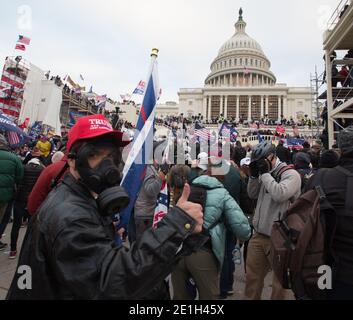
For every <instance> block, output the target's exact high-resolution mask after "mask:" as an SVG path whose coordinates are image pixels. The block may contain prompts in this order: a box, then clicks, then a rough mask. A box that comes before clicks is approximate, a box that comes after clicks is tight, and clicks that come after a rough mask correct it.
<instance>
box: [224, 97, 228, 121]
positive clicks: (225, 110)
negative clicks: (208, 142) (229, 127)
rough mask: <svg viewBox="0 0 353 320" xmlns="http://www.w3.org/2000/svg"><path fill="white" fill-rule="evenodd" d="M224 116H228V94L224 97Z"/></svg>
mask: <svg viewBox="0 0 353 320" xmlns="http://www.w3.org/2000/svg"><path fill="white" fill-rule="evenodd" d="M224 99H225V100H224V118H225V119H227V118H228V96H225V98H224Z"/></svg>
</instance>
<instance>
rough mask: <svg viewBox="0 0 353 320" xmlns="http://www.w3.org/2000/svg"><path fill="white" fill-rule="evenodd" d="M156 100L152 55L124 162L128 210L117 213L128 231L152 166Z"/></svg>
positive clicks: (155, 62)
mask: <svg viewBox="0 0 353 320" xmlns="http://www.w3.org/2000/svg"><path fill="white" fill-rule="evenodd" d="M158 96H159V80H158V66H157V56H156V55H152V63H151V68H150V71H149V75H148V81H147V82H146V91H145V94H144V98H143V102H142V106H141V109H140V114H139V118H138V121H137V125H136V131H135V136H134V140H133V142H132V143H131V146H130V148H131V150H130V152H129V154H128V157H127V160H126V161H125V167H124V171H123V179H122V182H121V185H122V187H123V188H124V189H125V190H126V192H127V193H128V194H129V197H130V204H129V206H128V207H127V208H126V209H124V210H123V211H122V212H120V214H119V216H120V218H121V225H122V226H123V227H124V228H125V229H127V226H128V224H129V220H130V215H131V213H132V210H133V208H134V206H135V202H136V199H137V196H138V194H139V192H140V189H141V187H142V184H143V182H144V179H145V176H146V170H147V165H148V164H152V163H153V162H152V161H151V156H152V154H153V134H154V122H155V113H156V105H157V98H158Z"/></svg>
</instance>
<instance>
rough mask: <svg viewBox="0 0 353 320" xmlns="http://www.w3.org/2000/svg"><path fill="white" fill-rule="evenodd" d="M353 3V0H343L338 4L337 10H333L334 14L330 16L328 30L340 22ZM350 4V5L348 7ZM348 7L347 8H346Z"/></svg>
mask: <svg viewBox="0 0 353 320" xmlns="http://www.w3.org/2000/svg"><path fill="white" fill-rule="evenodd" d="M350 5H351V0H341V1H340V3H339V4H338V6H337V8H336V10H335V11H334V12H333V14H332V16H331V17H330V19H329V21H328V23H327V30H333V29H334V28H335V27H336V25H337V24H338V22H339V21H340V20H341V18H343V16H344V13H345V12H343V11H344V10H346V9H348V7H349V6H350ZM346 6H348V7H346ZM345 8H346V9H345Z"/></svg>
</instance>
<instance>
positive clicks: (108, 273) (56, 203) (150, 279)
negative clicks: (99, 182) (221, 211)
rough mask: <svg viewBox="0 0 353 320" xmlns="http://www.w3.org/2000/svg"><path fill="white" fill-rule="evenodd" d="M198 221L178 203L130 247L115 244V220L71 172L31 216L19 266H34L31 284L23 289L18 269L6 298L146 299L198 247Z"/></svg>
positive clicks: (32, 267)
mask: <svg viewBox="0 0 353 320" xmlns="http://www.w3.org/2000/svg"><path fill="white" fill-rule="evenodd" d="M195 224H196V222H195V221H194V220H193V219H192V218H191V217H189V216H188V215H187V214H186V213H185V212H184V211H182V210H181V209H179V208H175V209H172V210H170V212H169V213H168V215H167V217H166V218H165V219H164V220H163V221H162V222H161V223H160V225H159V228H158V229H157V230H148V231H146V232H145V234H144V235H143V236H142V239H141V240H140V241H139V242H138V243H136V244H134V245H133V246H132V247H131V249H130V250H128V249H126V248H123V247H121V248H117V247H116V246H115V244H114V228H113V225H112V223H111V219H110V218H104V217H102V216H101V215H100V214H99V212H98V207H97V203H96V201H95V200H94V199H93V197H92V196H91V194H90V193H89V192H88V190H87V189H85V187H84V186H82V185H80V184H79V183H78V182H77V181H76V180H75V179H74V178H73V177H72V176H71V175H68V176H67V177H66V178H65V180H64V181H63V183H62V184H61V185H60V186H59V187H57V188H56V189H55V190H54V191H53V192H52V193H51V194H50V195H49V197H48V199H47V200H46V202H45V203H44V204H43V206H42V207H41V209H40V211H39V213H38V215H37V216H35V217H34V218H33V221H32V222H31V225H30V227H29V229H28V230H27V234H26V237H25V239H24V242H23V247H22V251H21V255H20V259H19V266H21V265H27V266H30V267H31V269H32V289H31V290H20V289H19V288H18V287H17V282H18V278H19V277H20V276H21V274H16V275H15V277H14V279H13V282H12V285H11V288H10V290H9V293H8V296H7V299H10V300H21V299H31V300H32V299H44V300H47V299H80V300H89V299H121V300H123V299H140V298H142V297H144V298H145V297H146V296H148V294H149V292H150V290H151V289H152V288H153V287H154V286H155V285H156V284H158V283H160V282H161V281H162V280H163V279H165V278H166V276H167V275H168V274H170V273H171V272H172V270H173V267H174V266H175V265H176V263H177V262H178V259H179V258H180V257H181V256H183V255H188V254H191V253H192V251H193V250H194V249H195V250H197V249H198V247H199V246H198V245H196V244H195V241H193V240H192V239H195V236H191V234H192V232H193V230H194V228H195ZM189 226H191V228H189ZM190 236H191V237H190ZM187 238H188V239H187ZM186 239H187V240H186ZM182 244H183V246H182V249H181V250H180V248H181V245H182Z"/></svg>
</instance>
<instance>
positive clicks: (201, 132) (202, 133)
mask: <svg viewBox="0 0 353 320" xmlns="http://www.w3.org/2000/svg"><path fill="white" fill-rule="evenodd" d="M195 136H196V137H198V138H200V140H204V141H208V140H210V137H211V134H210V131H209V130H207V129H206V128H205V127H203V126H201V125H200V124H199V123H196V124H195Z"/></svg>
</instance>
